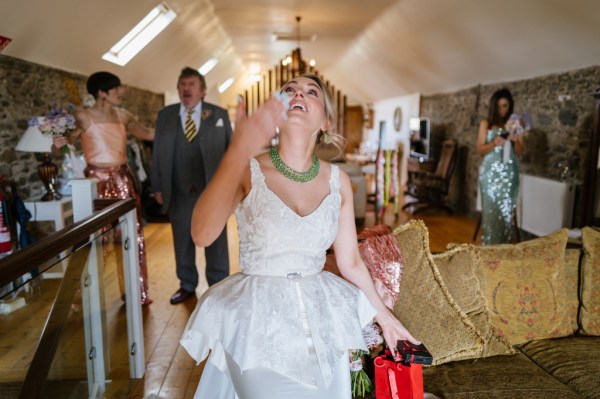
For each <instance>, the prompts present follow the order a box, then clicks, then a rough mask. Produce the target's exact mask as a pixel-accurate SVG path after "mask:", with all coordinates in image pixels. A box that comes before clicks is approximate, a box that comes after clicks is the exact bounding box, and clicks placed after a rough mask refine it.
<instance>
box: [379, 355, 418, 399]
mask: <svg viewBox="0 0 600 399" xmlns="http://www.w3.org/2000/svg"><path fill="white" fill-rule="evenodd" d="M373 364H374V366H375V398H376V399H423V395H424V391H423V366H422V365H421V364H415V363H410V364H408V365H405V364H403V363H402V362H396V361H394V358H393V357H392V356H391V354H390V352H389V351H386V354H385V355H381V356H377V357H376V358H375V360H374V361H373Z"/></svg>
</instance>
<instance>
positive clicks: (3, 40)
mask: <svg viewBox="0 0 600 399" xmlns="http://www.w3.org/2000/svg"><path fill="white" fill-rule="evenodd" d="M10 42H12V39H11V38H10V37H5V36H1V35H0V53H1V52H2V50H4V47H6V46H8V43H10Z"/></svg>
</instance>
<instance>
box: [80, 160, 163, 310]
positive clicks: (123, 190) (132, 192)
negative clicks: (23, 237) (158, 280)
mask: <svg viewBox="0 0 600 399" xmlns="http://www.w3.org/2000/svg"><path fill="white" fill-rule="evenodd" d="M84 173H85V176H86V177H88V178H95V179H98V198H100V199H126V198H133V199H134V200H135V203H136V213H137V226H136V228H137V232H138V239H137V241H138V252H139V259H140V290H141V299H142V304H144V305H146V304H150V303H152V299H150V296H149V292H148V291H149V290H148V266H147V263H146V244H145V241H144V229H143V227H142V205H141V200H140V194H139V191H138V189H137V186H136V182H135V179H134V177H133V174H132V173H131V169H130V168H129V165H127V164H126V163H125V164H122V165H115V166H97V165H92V164H88V165H87V167H86V169H85V172H84ZM117 273H118V275H119V285H120V286H121V294H123V289H122V285H123V284H122V280H123V277H122V276H123V270H122V268H120V267H117Z"/></svg>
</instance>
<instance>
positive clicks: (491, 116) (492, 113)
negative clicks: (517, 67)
mask: <svg viewBox="0 0 600 399" xmlns="http://www.w3.org/2000/svg"><path fill="white" fill-rule="evenodd" d="M503 98H504V99H506V101H508V112H507V113H506V115H505V116H504V117H501V116H500V113H499V112H498V102H499V101H500V100H501V99H503ZM514 107H515V101H514V100H513V96H512V94H511V93H510V90H508V89H506V88H502V89H500V90H496V91H495V92H494V94H492V98H490V108H489V110H488V122H489V124H490V126H504V125H505V124H506V122H507V121H508V118H510V116H511V115H512V113H513V109H514Z"/></svg>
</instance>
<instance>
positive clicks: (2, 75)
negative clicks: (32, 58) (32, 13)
mask: <svg viewBox="0 0 600 399" xmlns="http://www.w3.org/2000/svg"><path fill="white" fill-rule="evenodd" d="M86 80H87V76H83V75H79V74H75V73H70V72H66V71H62V70H59V69H55V68H50V67H47V66H43V65H39V64H33V63H31V62H27V61H23V60H20V59H17V58H12V57H8V56H4V55H0V175H4V176H7V177H8V178H10V179H13V180H15V181H16V182H17V185H18V187H19V190H20V192H21V194H22V196H23V197H24V198H35V197H39V196H40V195H41V194H42V193H44V192H45V190H44V189H43V186H42V183H41V182H40V179H39V177H38V174H37V165H38V163H39V161H38V160H36V157H39V156H40V155H36V154H33V153H25V152H18V151H16V150H15V147H16V145H17V143H18V142H19V139H20V138H21V135H22V134H23V132H24V131H25V129H27V121H28V119H29V118H31V117H32V116H43V115H45V114H46V113H48V111H49V110H50V107H51V106H52V104H58V105H61V106H65V105H66V104H67V103H72V104H74V105H77V106H80V105H81V104H82V100H83V98H84V96H85V95H86V94H87V91H86V88H85V83H86ZM124 83H126V82H124ZM125 87H126V94H125V99H124V101H123V106H124V107H125V108H126V109H128V110H129V111H130V112H131V113H133V114H134V115H136V116H137V117H138V119H139V120H140V121H141V122H142V123H143V124H144V125H146V126H154V123H155V120H156V115H157V113H158V111H159V110H160V109H161V108H162V107H163V106H164V96H163V95H162V94H156V93H151V92H149V91H146V90H140V89H136V88H134V87H128V86H125ZM53 161H54V163H55V164H57V165H58V166H59V167H60V165H61V162H62V159H60V158H54V159H53Z"/></svg>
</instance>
